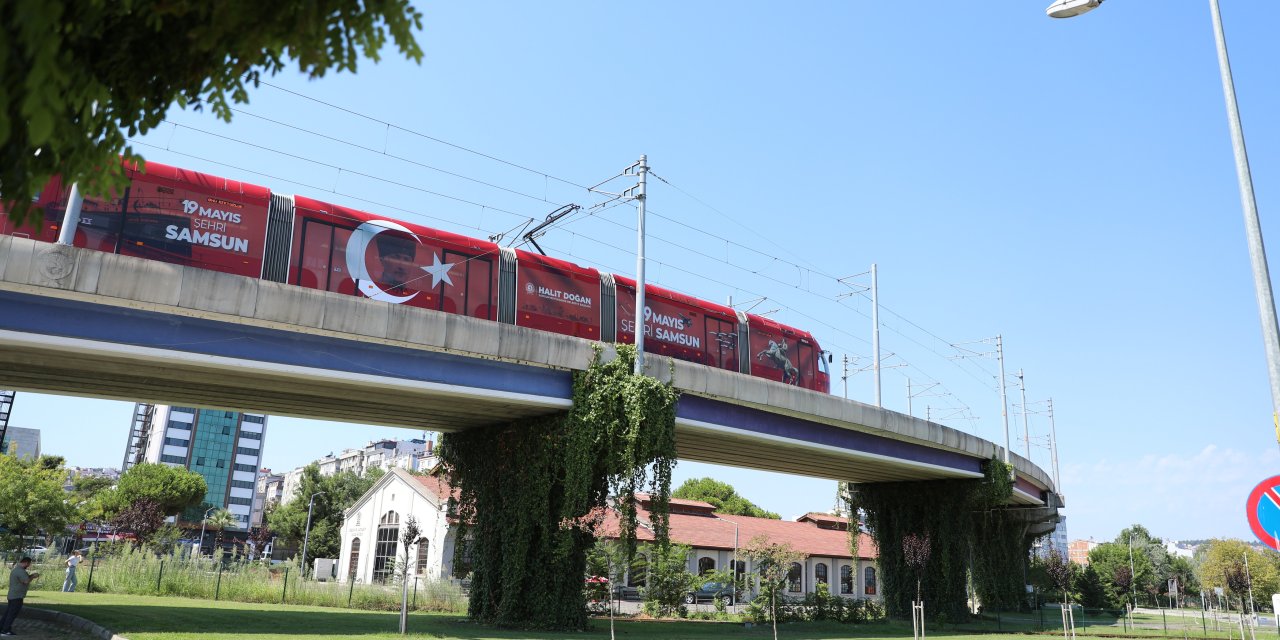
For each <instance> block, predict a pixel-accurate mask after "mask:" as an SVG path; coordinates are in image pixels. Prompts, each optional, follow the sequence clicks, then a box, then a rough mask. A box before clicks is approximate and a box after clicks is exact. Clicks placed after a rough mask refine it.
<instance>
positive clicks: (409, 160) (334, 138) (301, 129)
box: [231, 107, 565, 206]
mask: <svg viewBox="0 0 1280 640" xmlns="http://www.w3.org/2000/svg"><path fill="white" fill-rule="evenodd" d="M231 111H232V112H233V113H238V114H241V115H244V116H248V117H250V118H257V119H259V120H262V121H264V122H269V123H271V124H274V125H277V126H281V127H285V128H288V129H293V130H294V131H299V132H302V133H306V134H308V135H311V136H315V137H317V138H322V139H324V140H329V141H332V142H337V143H339V144H342V145H346V146H349V147H352V148H355V149H362V150H364V151H368V152H371V153H376V154H379V155H382V156H386V157H388V158H391V159H393V160H398V161H400V162H405V163H408V164H412V165H414V166H418V167H422V168H423V169H429V170H431V171H436V172H439V173H442V174H444V175H447V176H452V177H454V178H459V179H462V180H466V181H468V182H474V183H476V184H479V185H483V186H486V187H489V188H491V189H497V190H500V191H505V192H507V193H510V194H513V195H518V196H521V197H524V198H529V199H531V200H538V201H540V202H546V203H548V204H556V205H558V206H562V205H563V204H565V203H558V202H554V201H552V200H548V199H547V198H546V196H545V194H544V195H542V196H537V195H533V194H530V193H525V192H523V191H519V190H516V189H511V188H509V187H504V186H502V185H499V184H494V183H492V182H488V181H486V180H481V179H479V178H473V177H471V176H468V175H464V174H461V173H457V172H454V171H449V170H448V169H441V168H440V167H437V166H434V165H429V164H427V163H425V162H421V161H418V160H414V159H413V158H406V157H404V156H400V155H396V154H394V153H390V152H389V151H387V147H386V146H385V145H384V146H383V148H382V149H377V148H375V147H369V146H365V145H362V144H359V143H356V142H352V141H350V140H344V139H342V138H339V137H337V136H331V135H329V134H327V133H324V132H322V131H315V130H312V129H307V128H305V127H299V126H298V125H295V124H290V123H288V122H281V121H280V120H275V119H272V118H268V117H266V116H263V115H260V114H256V113H252V112H249V111H245V110H243V109H237V108H235V107H232V108H231Z"/></svg>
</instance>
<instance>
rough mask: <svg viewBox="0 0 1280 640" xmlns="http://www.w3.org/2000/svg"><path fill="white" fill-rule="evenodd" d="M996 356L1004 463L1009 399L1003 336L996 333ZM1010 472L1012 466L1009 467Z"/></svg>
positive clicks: (1006, 445)
mask: <svg viewBox="0 0 1280 640" xmlns="http://www.w3.org/2000/svg"><path fill="white" fill-rule="evenodd" d="M996 358H997V359H999V360H1000V418H1001V419H1002V420H1004V463H1005V464H1010V463H1009V401H1008V400H1007V399H1006V394H1005V388H1004V387H1005V385H1004V338H1003V337H1001V336H1000V335H996ZM1009 472H1010V473H1013V468H1012V467H1010V469H1009Z"/></svg>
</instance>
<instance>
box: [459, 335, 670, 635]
mask: <svg viewBox="0 0 1280 640" xmlns="http://www.w3.org/2000/svg"><path fill="white" fill-rule="evenodd" d="M600 356H601V351H600V350H599V349H597V352H596V357H595V359H594V361H593V362H592V364H591V366H590V367H589V368H588V369H587V370H586V371H583V372H580V373H577V374H575V376H574V396H573V407H572V408H571V409H570V410H569V412H568V413H567V414H563V415H558V416H550V417H542V418H533V419H528V420H521V421H516V422H512V423H507V424H499V425H493V426H490V427H480V428H474V429H470V430H468V431H463V432H459V433H451V434H447V435H445V436H444V439H443V449H444V451H443V453H442V454H441V462H442V466H443V469H444V472H445V473H447V474H448V477H449V480H450V482H451V483H452V484H453V486H454V487H455V488H456V489H457V491H458V493H457V497H456V499H451V500H450V512H451V515H452V516H453V517H454V518H455V519H456V523H457V531H456V538H455V539H456V540H457V543H456V548H457V553H456V555H455V563H458V562H461V561H462V560H463V553H464V548H465V545H466V544H467V543H466V542H464V541H466V540H469V541H470V542H469V545H470V554H469V555H470V563H471V572H472V579H471V595H470V604H469V611H468V613H469V615H470V617H471V618H472V619H474V620H477V621H480V622H486V623H493V624H499V625H503V626H514V627H521V628H539V629H557V630H580V629H585V628H586V626H587V614H586V606H585V601H584V595H583V577H584V575H585V570H586V553H587V550H588V549H589V548H590V547H591V546H592V544H593V543H594V541H595V538H594V525H595V524H597V523H598V522H599V521H600V519H601V518H602V517H603V514H604V507H605V506H606V500H607V499H608V498H609V497H610V496H616V497H617V499H618V503H617V505H616V506H617V508H618V510H619V512H620V513H621V514H622V518H621V529H622V531H621V540H622V542H623V544H624V545H625V547H626V548H627V549H628V552H630V551H631V550H634V547H635V528H636V506H635V503H634V500H633V496H634V494H635V493H636V492H637V491H647V492H648V493H650V494H651V495H652V517H653V520H654V521H653V523H652V524H653V526H654V533H655V536H656V537H657V538H658V543H659V544H662V543H665V542H666V541H667V540H668V518H667V506H668V502H669V499H670V494H671V469H672V467H673V466H674V465H675V461H676V452H675V408H676V400H677V398H678V395H677V393H676V392H675V390H674V389H673V388H672V387H671V386H670V385H667V384H663V383H661V382H658V381H657V380H655V379H653V378H650V377H647V376H636V375H632V366H633V363H634V362H635V350H634V348H633V347H631V346H629V345H618V346H617V357H616V358H615V359H613V360H612V361H610V362H603V361H602V358H601V357H600Z"/></svg>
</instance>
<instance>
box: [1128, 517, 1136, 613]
mask: <svg viewBox="0 0 1280 640" xmlns="http://www.w3.org/2000/svg"><path fill="white" fill-rule="evenodd" d="M1129 591H1130V592H1131V593H1132V597H1133V609H1137V608H1138V572H1137V570H1136V569H1134V568H1133V531H1132V530H1130V531H1129ZM1133 609H1130V611H1133ZM1130 615H1132V614H1130Z"/></svg>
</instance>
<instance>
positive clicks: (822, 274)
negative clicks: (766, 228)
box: [261, 81, 986, 386]
mask: <svg viewBox="0 0 1280 640" xmlns="http://www.w3.org/2000/svg"><path fill="white" fill-rule="evenodd" d="M261 84H263V85H266V86H267V87H269V88H272V89H275V90H278V91H281V92H284V93H287V94H290V95H293V96H295V97H298V98H301V99H304V100H308V101H311V102H314V103H316V104H320V105H323V106H326V107H328V108H331V109H334V110H337V111H340V112H343V113H346V114H349V115H352V116H355V117H359V118H361V119H364V120H367V121H370V122H375V123H378V124H381V125H383V126H384V127H386V128H387V131H388V132H389V131H390V130H391V129H392V128H394V129H397V130H400V131H404V132H406V133H409V134H412V135H415V136H419V137H421V138H424V139H427V140H431V141H433V142H437V143H439V144H443V145H446V146H449V147H452V148H455V149H459V150H461V151H465V152H467V153H471V154H474V155H477V156H479V157H483V158H486V159H489V160H493V161H495V162H499V163H501V164H504V165H508V166H511V167H514V168H517V169H520V170H523V171H526V172H530V173H533V174H536V175H540V176H542V177H543V178H544V180H556V181H558V182H561V183H563V184H567V185H570V186H574V187H578V188H581V189H584V190H588V191H589V190H590V187H587V186H585V185H583V184H579V183H577V182H575V181H572V180H568V179H565V178H561V177H559V176H555V175H552V174H550V173H547V172H545V171H541V170H538V169H533V168H530V167H527V166H525V165H522V164H519V163H515V162H512V161H509V160H505V159H503V158H499V157H497V156H494V155H492V154H488V153H484V152H481V151H477V150H475V149H471V148H469V147H466V146H464V145H459V144H456V143H453V142H449V141H446V140H443V139H441V138H438V137H436V136H432V135H430V134H427V133H424V132H421V131H418V130H414V129H411V128H408V127H403V126H400V125H397V124H395V123H392V122H389V121H387V120H384V119H381V118H377V117H374V116H370V115H368V114H364V113H361V112H358V111H355V110H352V109H348V108H346V107H342V106H340V105H336V104H333V103H331V102H328V101H325V100H321V99H319V98H316V97H314V96H309V95H306V94H303V93H301V92H298V91H294V90H292V89H287V88H284V87H281V86H278V85H275V84H272V83H270V82H266V81H261ZM284 126H291V125H287V124H286V125H284ZM291 128H297V127H292V126H291ZM384 151H385V149H384ZM386 155H388V156H389V157H392V156H391V154H386ZM397 159H401V160H403V161H406V162H411V163H413V162H414V161H412V160H409V159H403V158H397ZM423 166H425V167H426V168H429V169H433V170H438V169H436V168H435V167H430V166H426V165H423ZM451 175H453V174H451ZM458 177H461V178H463V179H468V180H473V179H471V178H469V177H466V176H458ZM654 177H655V178H657V179H658V180H659V181H661V182H662V183H664V184H666V185H667V186H669V187H671V188H672V189H674V190H676V191H677V192H679V193H681V194H682V195H684V196H685V197H687V198H689V199H690V200H693V201H694V202H697V203H698V204H700V205H701V206H703V207H705V208H706V209H708V210H710V211H712V212H714V213H716V214H717V215H719V216H721V217H722V218H724V219H726V220H728V221H730V222H732V223H733V224H735V225H737V226H739V227H740V228H743V229H744V230H746V231H748V232H750V233H752V234H753V235H756V236H757V237H760V238H762V239H764V240H765V241H766V242H768V243H770V244H771V245H773V246H774V247H775V248H777V249H779V250H781V251H783V252H786V253H790V251H789V250H787V249H786V248H785V247H782V246H781V245H778V244H777V243H776V242H774V241H773V240H771V239H769V238H767V237H765V236H763V235H761V234H760V233H759V232H757V231H755V230H754V229H751V228H750V227H748V226H746V225H744V224H742V223H741V222H740V221H739V220H738V219H736V218H735V217H733V216H730V215H729V214H727V213H725V212H724V211H722V210H720V209H719V208H717V207H715V206H713V205H711V204H710V203H708V202H706V201H705V200H704V199H702V198H699V197H697V196H696V195H694V194H693V193H691V192H690V191H688V190H686V189H684V188H683V187H681V186H679V185H677V184H675V183H673V182H672V181H671V180H669V179H667V178H666V177H665V176H663V175H661V174H658V173H655V174H654ZM475 181H476V182H479V183H481V184H488V183H486V182H484V181H479V180H475ZM490 186H494V187H495V188H499V189H503V190H506V191H511V192H513V193H517V194H519V195H522V196H524V197H530V198H534V199H539V198H537V196H531V195H529V194H525V193H523V192H518V191H515V190H509V189H506V188H504V187H500V186H496V185H490ZM541 200H544V201H547V200H546V198H545V197H544V198H541ZM548 202H549V201H548ZM650 213H651V214H653V215H654V216H655V217H659V218H662V219H665V220H668V221H670V222H672V223H674V224H678V225H681V226H683V227H685V228H688V229H690V230H693V231H696V232H699V233H703V234H706V235H708V236H710V237H714V238H717V239H719V240H721V241H723V242H725V243H726V246H735V247H738V248H740V249H743V250H746V251H751V252H753V253H756V254H758V255H761V256H764V257H768V258H770V259H771V260H772V261H774V262H782V263H785V264H788V265H790V266H793V267H795V268H796V269H797V270H798V271H800V275H801V281H802V282H803V274H804V272H808V273H810V274H815V275H818V276H820V277H823V278H825V279H829V280H832V281H839V278H838V277H837V276H834V275H831V274H828V273H825V272H823V271H821V270H820V269H817V268H816V267H814V266H813V264H812V263H808V265H801V264H799V263H798V262H792V261H789V260H785V259H783V258H779V257H777V256H776V255H773V254H770V253H768V252H765V251H760V250H758V249H755V248H754V247H750V246H748V245H745V244H742V243H740V242H737V241H734V240H731V239H729V238H725V237H723V236H719V235H717V234H712V233H709V232H707V231H705V230H704V229H701V228H698V227H694V226H692V225H688V224H686V223H684V222H682V221H679V220H677V219H675V218H672V217H669V216H666V215H663V214H661V213H659V212H655V211H653V210H652V209H650ZM588 217H589V216H588ZM566 218H568V216H566ZM602 219H606V220H607V218H602ZM569 221H570V220H568V219H566V220H564V221H563V223H564V224H567V223H568V222H569ZM653 237H654V238H655V239H657V240H659V241H662V242H667V243H668V244H671V245H673V246H676V247H677V248H680V249H682V250H686V251H692V252H694V253H696V254H698V255H700V256H703V257H706V258H708V259H712V260H717V261H719V262H722V263H725V264H728V265H729V266H731V267H734V268H739V269H742V270H744V271H747V272H748V273H751V274H753V275H756V276H759V277H763V278H765V279H768V280H771V281H774V282H776V283H778V284H780V285H783V286H790V287H793V288H797V289H800V290H802V291H807V292H810V293H812V291H811V290H809V289H806V288H803V287H795V286H794V285H792V284H791V283H789V282H786V281H783V280H779V279H777V278H774V277H772V276H769V275H766V274H764V273H763V271H764V269H751V268H749V267H744V266H742V265H736V264H733V263H732V262H731V261H728V260H721V259H718V258H716V257H715V256H711V255H709V254H707V253H705V252H702V251H698V250H695V249H692V248H690V247H687V246H684V245H681V244H680V243H676V242H674V241H671V240H667V239H665V238H661V237H659V236H653ZM791 255H793V256H794V254H791ZM806 262H807V261H806ZM668 266H671V265H668ZM845 306H846V307H847V308H852V307H848V305H845ZM880 307H881V309H883V310H885V311H887V312H888V313H890V314H891V315H893V316H895V317H897V318H899V319H900V320H902V321H904V322H906V323H907V324H909V325H911V326H912V327H914V328H915V329H917V330H919V331H921V332H923V333H925V334H926V335H928V336H929V337H931V338H933V339H934V340H937V341H938V342H941V343H943V344H947V345H949V344H950V343H949V342H948V341H946V340H945V339H943V338H941V337H940V336H938V335H937V334H935V333H933V332H931V331H929V330H927V329H925V328H924V327H922V326H920V325H919V324H918V323H915V322H913V321H911V320H910V319H908V318H906V317H905V316H903V315H902V314H899V313H898V312H897V311H895V310H894V309H892V308H890V307H887V306H886V305H883V304H882V305H880ZM882 326H884V327H885V328H886V329H888V330H890V331H892V332H894V333H896V334H898V335H900V336H902V337H904V338H907V339H909V340H911V341H912V342H913V343H915V344H917V345H919V346H921V347H922V348H927V347H925V346H924V345H923V343H921V342H919V341H916V340H914V339H911V338H910V337H909V336H907V334H906V333H905V332H903V331H900V330H898V329H897V328H895V327H892V326H891V325H886V324H883V323H882ZM928 350H929V351H930V352H932V353H934V354H935V355H939V356H940V357H943V356H941V354H939V353H938V352H937V351H936V350H934V349H928ZM952 362H953V363H954V364H955V366H956V367H957V368H958V369H960V370H961V371H965V373H966V374H967V375H969V376H970V377H974V378H975V380H978V381H979V382H980V383H981V380H980V379H978V378H977V376H976V375H975V374H973V373H972V372H971V371H969V370H968V369H967V368H966V367H965V366H963V365H962V364H960V363H959V362H955V361H952ZM977 366H978V368H979V369H983V367H981V366H980V365H977ZM983 385H984V386H986V384H985V383H983Z"/></svg>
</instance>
